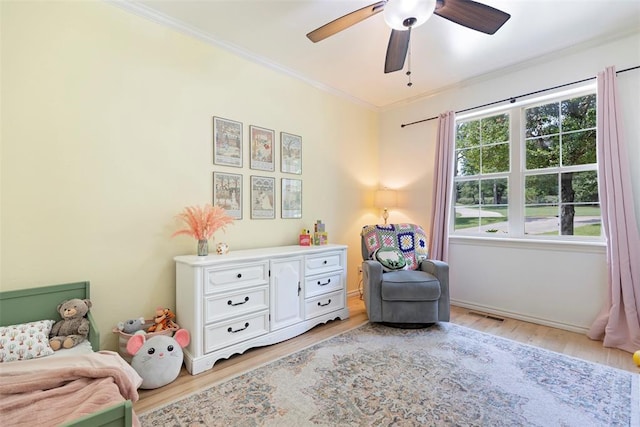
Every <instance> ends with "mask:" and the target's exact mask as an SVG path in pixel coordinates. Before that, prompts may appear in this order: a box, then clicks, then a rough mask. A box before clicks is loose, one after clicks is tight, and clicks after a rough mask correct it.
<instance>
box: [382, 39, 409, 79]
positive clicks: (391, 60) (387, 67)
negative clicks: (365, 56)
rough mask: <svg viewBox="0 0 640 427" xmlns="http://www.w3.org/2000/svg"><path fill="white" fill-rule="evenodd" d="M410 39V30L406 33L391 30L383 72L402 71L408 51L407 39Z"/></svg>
mask: <svg viewBox="0 0 640 427" xmlns="http://www.w3.org/2000/svg"><path fill="white" fill-rule="evenodd" d="M410 37H411V28H409V29H407V30H406V31H400V30H391V37H389V46H387V59H386V60H385V62H384V72H385V74H386V73H393V72H394V71H398V70H402V68H403V67H404V60H405V58H406V57H407V51H408V50H409V38H410Z"/></svg>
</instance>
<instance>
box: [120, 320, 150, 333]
mask: <svg viewBox="0 0 640 427" xmlns="http://www.w3.org/2000/svg"><path fill="white" fill-rule="evenodd" d="M144 325H145V320H144V317H138V318H137V319H129V320H125V321H124V322H118V329H119V330H121V331H122V332H124V333H125V334H134V333H136V332H138V331H140V330H142V329H144Z"/></svg>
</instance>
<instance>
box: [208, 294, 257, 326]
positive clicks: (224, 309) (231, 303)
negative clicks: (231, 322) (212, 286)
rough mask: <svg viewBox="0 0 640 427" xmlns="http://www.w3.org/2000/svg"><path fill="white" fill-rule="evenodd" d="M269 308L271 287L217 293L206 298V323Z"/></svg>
mask: <svg viewBox="0 0 640 427" xmlns="http://www.w3.org/2000/svg"><path fill="white" fill-rule="evenodd" d="M268 309H269V288H268V287H267V286H261V287H259V288H248V289H244V290H242V291H238V292H229V293H224V294H215V295H211V296H208V297H206V298H205V300H204V321H205V323H212V322H218V321H220V320H224V319H231V318H233V317H237V316H242V315H245V314H249V313H255V312H256V311H261V310H268Z"/></svg>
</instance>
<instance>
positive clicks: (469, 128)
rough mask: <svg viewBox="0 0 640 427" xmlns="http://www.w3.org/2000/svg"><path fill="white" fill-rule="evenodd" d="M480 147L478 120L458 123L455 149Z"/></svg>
mask: <svg viewBox="0 0 640 427" xmlns="http://www.w3.org/2000/svg"><path fill="white" fill-rule="evenodd" d="M478 145H480V120H473V121H470V122H462V123H458V126H457V130H456V148H467V147H474V146H478Z"/></svg>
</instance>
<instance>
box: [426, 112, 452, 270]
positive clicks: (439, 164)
mask: <svg viewBox="0 0 640 427" xmlns="http://www.w3.org/2000/svg"><path fill="white" fill-rule="evenodd" d="M455 123H456V115H455V113H454V112H453V111H448V112H446V113H442V114H440V117H438V138H437V141H436V159H435V166H434V170H433V197H432V199H431V231H430V232H429V258H431V259H436V260H441V261H448V258H449V242H448V240H449V232H448V229H449V227H448V226H449V209H450V208H451V183H452V181H453V170H452V169H453V148H454V145H455Z"/></svg>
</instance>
